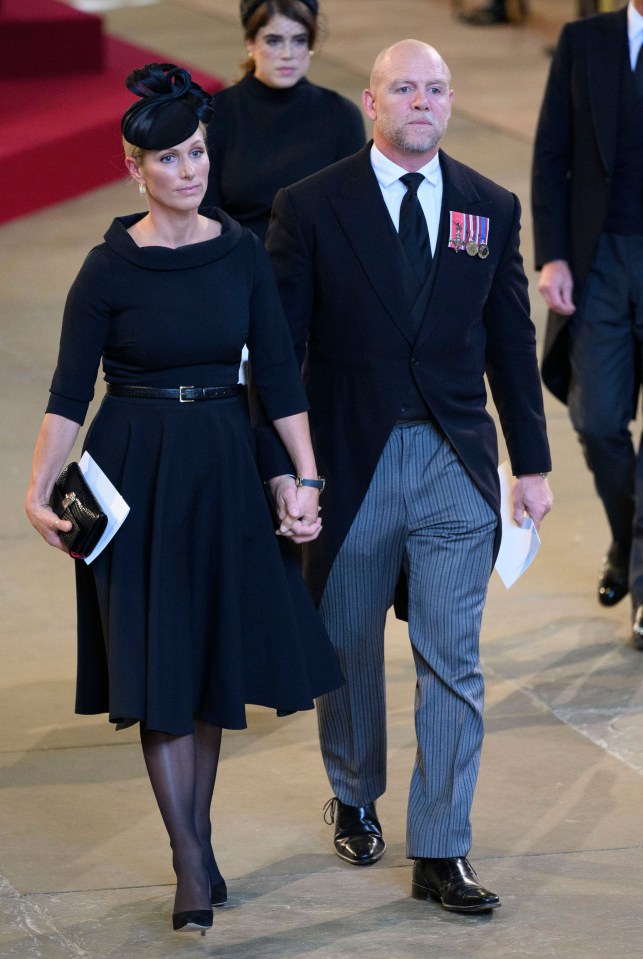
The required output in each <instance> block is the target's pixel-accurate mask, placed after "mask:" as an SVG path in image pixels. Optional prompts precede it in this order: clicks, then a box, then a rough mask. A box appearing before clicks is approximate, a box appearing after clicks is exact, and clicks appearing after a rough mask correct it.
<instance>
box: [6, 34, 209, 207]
mask: <svg viewBox="0 0 643 959" xmlns="http://www.w3.org/2000/svg"><path fill="white" fill-rule="evenodd" d="M167 59H168V57H167V56H164V55H162V54H159V53H156V52H153V51H150V50H144V49H142V48H141V47H136V46H133V45H131V44H129V43H125V42H123V41H121V40H116V39H114V38H110V37H103V69H102V70H101V71H100V72H91V73H84V74H81V75H79V74H72V75H66V76H60V75H59V76H48V77H42V76H41V77H30V78H8V77H6V76H5V77H4V78H3V79H2V84H1V89H2V105H1V107H0V169H2V185H1V186H0V223H4V222H7V221H8V220H12V219H14V218H16V217H19V216H23V215H24V214H26V213H32V212H34V211H36V210H40V209H42V208H43V207H46V206H49V205H51V204H53V203H59V202H61V201H62V200H68V199H71V197H74V196H78V195H79V194H81V193H85V192H87V191H88V190H93V189H96V187H99V186H102V185H103V184H105V183H109V182H111V181H112V180H118V179H120V178H121V177H122V178H125V177H126V172H125V166H124V164H123V159H122V157H123V151H122V148H121V141H120V119H121V117H122V115H123V113H124V112H125V110H126V109H127V107H128V106H129V105H130V103H132V102H133V97H132V94H131V93H130V92H129V91H128V90H127V89H126V87H125V83H124V80H125V77H126V76H127V74H128V73H129V72H130V71H131V70H132V69H134V68H135V67H140V66H143V64H145V63H152V62H161V63H162V62H166V61H167ZM181 65H182V66H187V67H188V69H190V67H189V65H188V64H181ZM190 72H191V73H192V76H193V77H194V79H195V80H196V81H197V83H200V84H201V86H203V88H204V89H206V90H208V91H210V92H212V93H214V92H215V91H216V90H219V89H221V86H222V85H223V84H222V83H221V81H220V80H218V79H217V78H216V77H213V76H209V75H207V74H204V73H202V72H201V71H199V70H190Z"/></svg>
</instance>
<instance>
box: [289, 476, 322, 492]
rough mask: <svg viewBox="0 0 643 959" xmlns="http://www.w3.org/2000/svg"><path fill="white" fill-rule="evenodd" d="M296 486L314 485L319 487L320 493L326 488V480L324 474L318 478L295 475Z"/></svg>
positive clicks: (314, 487)
mask: <svg viewBox="0 0 643 959" xmlns="http://www.w3.org/2000/svg"><path fill="white" fill-rule="evenodd" d="M295 486H312V487H313V489H318V490H319V492H320V493H323V492H324V490H325V488H326V480H325V479H324V477H323V476H318V477H317V479H304V478H303V477H302V476H295Z"/></svg>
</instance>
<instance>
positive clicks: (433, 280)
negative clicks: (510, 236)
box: [415, 151, 493, 348]
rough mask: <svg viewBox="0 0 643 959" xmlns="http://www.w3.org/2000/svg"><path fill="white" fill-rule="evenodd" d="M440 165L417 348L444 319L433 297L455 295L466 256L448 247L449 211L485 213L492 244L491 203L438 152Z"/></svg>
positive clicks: (463, 172)
mask: <svg viewBox="0 0 643 959" xmlns="http://www.w3.org/2000/svg"><path fill="white" fill-rule="evenodd" d="M440 167H441V168H442V179H443V184H444V187H443V193H442V211H441V213H440V229H439V231H438V243H437V248H436V251H435V255H434V257H433V269H432V270H431V273H430V275H429V279H428V283H427V287H426V288H425V289H426V295H425V296H424V297H422V303H421V304H418V308H422V309H423V311H424V316H423V319H422V323H421V326H420V330H419V333H418V336H417V341H416V344H415V345H416V347H418V348H419V347H421V346H422V345H423V344H424V343H425V342H426V341H427V340H428V339H429V337H430V336H431V333H432V330H433V327H434V325H435V324H436V323H438V322H440V323H443V322H444V314H443V311H442V310H436V309H434V310H432V309H431V306H432V304H433V305H434V304H435V302H436V300H438V301H439V302H446V303H450V302H452V301H453V299H454V298H455V297H456V296H457V289H458V273H457V257H459V256H466V255H467V254H466V253H462V252H459V253H455V252H454V251H453V250H449V249H448V243H449V228H450V211H451V210H454V211H455V212H459V213H473V214H475V215H479V216H487V217H489V220H490V229H491V234H490V244H491V245H493V236H492V234H493V214H492V210H491V204H489V203H488V202H485V201H484V200H483V198H482V197H481V196H480V194H479V193H478V191H477V189H476V187H475V186H474V184H473V183H472V181H471V180H470V179H469V177H468V176H467V174H466V170H465V169H464V168H463V167H462V166H461V165H460V164H458V163H456V162H455V161H454V160H452V159H451V157H449V156H448V155H447V154H446V153H443V152H442V151H440Z"/></svg>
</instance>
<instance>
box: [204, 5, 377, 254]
mask: <svg viewBox="0 0 643 959" xmlns="http://www.w3.org/2000/svg"><path fill="white" fill-rule="evenodd" d="M240 9H241V23H242V26H243V30H244V39H245V45H246V51H247V53H248V60H247V62H246V64H245V65H244V66H245V71H246V73H245V76H244V77H243V79H242V80H240V81H239V83H236V84H234V85H233V86H231V87H229V88H227V89H226V90H221V91H220V92H219V93H216V94H215V95H214V97H213V99H212V106H213V111H214V112H213V116H212V120H211V121H210V124H209V126H208V152H209V154H210V178H209V183H208V189H207V192H206V195H205V200H204V206H205V207H207V206H208V205H212V206H218V207H221V208H222V209H223V210H225V211H226V213H229V214H230V216H232V217H234V218H235V219H236V220H238V221H239V223H241V224H242V225H243V226H247V227H248V228H249V229H250V230H252V231H253V233H255V234H256V235H257V236H258V237H259V239H260V240H262V241H263V240H264V239H265V236H266V231H267V229H268V223H269V220H270V209H271V207H272V201H273V199H274V197H275V194H276V193H277V191H278V190H279V189H281V187H285V186H290V185H291V184H292V183H295V182H296V181H297V180H301V179H303V178H304V177H306V176H309V175H310V174H311V173H316V172H317V171H318V170H321V169H322V168H323V167H325V166H328V165H329V164H330V163H334V162H335V161H336V160H342V159H343V158H344V157H347V156H350V154H351V153H356V152H357V150H359V149H361V147H363V146H364V142H365V137H364V122H363V120H362V115H361V113H360V111H359V110H358V108H357V107H356V106H355V105H354V104H353V103H351V102H350V100H347V99H346V98H345V97H342V96H340V95H339V94H338V93H336V92H335V91H334V90H327V89H325V88H324V87H320V86H317V85H316V84H313V83H311V82H310V81H309V80H307V79H306V73H307V71H308V67H309V66H310V58H311V55H312V50H313V47H314V45H315V40H316V37H317V14H318V3H317V0H241V4H240Z"/></svg>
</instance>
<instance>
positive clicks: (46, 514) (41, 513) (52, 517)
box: [25, 496, 72, 553]
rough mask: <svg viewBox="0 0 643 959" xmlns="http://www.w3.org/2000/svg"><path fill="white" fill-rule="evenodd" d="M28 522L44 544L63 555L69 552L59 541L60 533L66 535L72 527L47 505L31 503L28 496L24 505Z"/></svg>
mask: <svg viewBox="0 0 643 959" xmlns="http://www.w3.org/2000/svg"><path fill="white" fill-rule="evenodd" d="M25 509H26V511H27V516H28V517H29V522H30V523H31V525H32V526H33V528H34V529H36V530H37V531H38V532H39V533H40V535H41V536H42V538H43V539H44V540H45V542H46V543H49V545H50V546H55V547H56V549H61V550H62V551H63V552H64V553H68V552H69V550H68V549H67V547H66V546H65V544H64V543H63V541H62V540H61V538H60V536H59V534H60V533H68V532H69V531H70V529H71V527H72V524H71V523H70V521H69V520H66V519H64V520H63V519H60V518H59V517H58V516H56V514H55V513H54V511H53V510H52V509H51V507H50V506H49V505H48V504H47V503H31V502H30V499H29V496H27V502H26V503H25Z"/></svg>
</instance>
